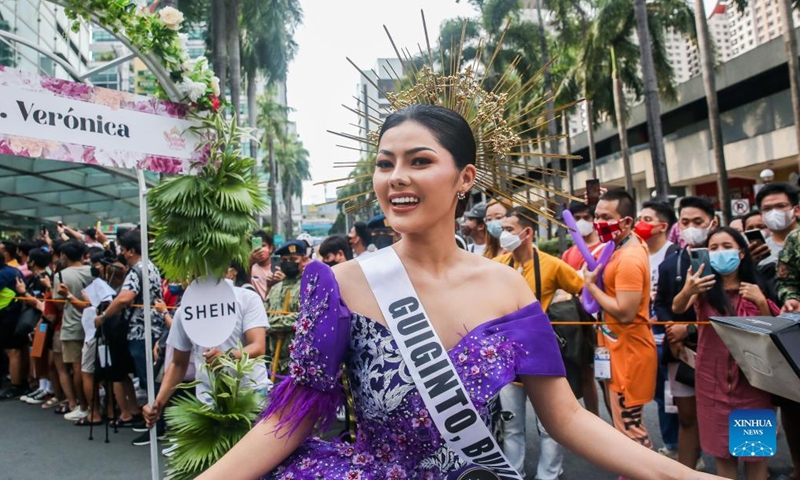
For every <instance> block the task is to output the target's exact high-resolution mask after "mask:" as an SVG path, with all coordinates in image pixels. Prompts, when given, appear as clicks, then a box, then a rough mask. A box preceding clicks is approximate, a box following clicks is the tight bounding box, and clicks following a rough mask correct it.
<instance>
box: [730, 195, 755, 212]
mask: <svg viewBox="0 0 800 480" xmlns="http://www.w3.org/2000/svg"><path fill="white" fill-rule="evenodd" d="M749 211H750V200H748V199H746V198H735V199H733V200H731V212H733V214H734V215H736V216H737V217H738V216H741V215H744V214H746V213H747V212H749Z"/></svg>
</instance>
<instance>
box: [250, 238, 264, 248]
mask: <svg viewBox="0 0 800 480" xmlns="http://www.w3.org/2000/svg"><path fill="white" fill-rule="evenodd" d="M263 246H264V239H263V238H261V237H253V238H251V239H250V250H251V251H252V250H255V249H258V248H261V247H263Z"/></svg>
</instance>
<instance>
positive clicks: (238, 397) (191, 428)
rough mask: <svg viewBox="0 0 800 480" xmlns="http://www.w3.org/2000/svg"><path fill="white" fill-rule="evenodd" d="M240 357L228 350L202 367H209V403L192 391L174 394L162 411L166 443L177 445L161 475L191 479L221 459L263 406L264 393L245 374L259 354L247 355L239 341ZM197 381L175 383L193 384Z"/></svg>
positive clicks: (260, 359)
mask: <svg viewBox="0 0 800 480" xmlns="http://www.w3.org/2000/svg"><path fill="white" fill-rule="evenodd" d="M239 351H240V352H242V358H241V359H236V360H234V359H231V358H230V357H228V356H227V355H223V356H220V357H218V358H217V360H216V361H215V362H214V363H213V364H211V365H210V366H209V365H203V366H202V367H201V368H204V369H206V371H207V372H208V378H209V384H210V389H209V392H208V394H209V395H210V397H211V404H206V403H203V402H202V401H200V400H198V399H197V397H195V396H193V395H192V396H185V397H184V396H181V397H176V398H175V400H174V401H173V405H172V406H171V407H168V408H167V409H166V410H165V412H164V416H165V418H166V421H167V424H168V425H169V430H168V434H167V442H169V443H170V444H173V445H177V447H176V449H175V451H174V452H173V454H172V455H171V456H170V457H168V459H167V472H166V478H167V479H170V480H190V479H193V478H196V477H197V476H198V475H200V474H201V473H202V472H203V471H205V470H206V469H208V468H209V467H210V466H211V465H213V464H214V463H215V462H217V461H218V460H219V459H220V458H222V456H223V455H225V453H226V452H227V451H228V450H230V449H231V448H232V447H233V446H234V445H236V443H237V442H238V441H239V440H241V438H242V437H244V436H245V434H247V432H249V431H250V429H251V428H252V426H253V423H254V422H255V421H256V419H257V418H258V414H259V412H260V411H261V409H262V408H263V406H264V405H263V402H264V397H263V395H262V394H261V393H260V392H258V391H256V390H255V389H254V385H252V384H247V381H246V379H245V376H246V375H249V374H250V373H252V372H253V370H254V369H255V368H256V367H257V366H258V365H260V364H263V363H264V357H256V358H250V357H249V356H248V355H247V353H246V352H244V351H243V350H242V347H241V345H239ZM199 383H200V382H199V381H195V382H191V383H184V384H181V385H179V386H178V388H185V389H193V388H194V387H196V386H197V385H198V384H199Z"/></svg>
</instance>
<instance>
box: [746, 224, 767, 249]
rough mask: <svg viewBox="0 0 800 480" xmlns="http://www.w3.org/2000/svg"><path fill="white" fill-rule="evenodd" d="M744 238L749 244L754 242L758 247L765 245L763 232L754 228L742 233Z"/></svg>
mask: <svg viewBox="0 0 800 480" xmlns="http://www.w3.org/2000/svg"><path fill="white" fill-rule="evenodd" d="M744 236H745V237H747V240H749V241H750V242H754V243H756V244H758V245H763V244H765V243H767V239H766V238H764V232H762V231H761V230H759V229H758V228H754V229H753V230H748V231H746V232H744Z"/></svg>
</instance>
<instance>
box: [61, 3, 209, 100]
mask: <svg viewBox="0 0 800 480" xmlns="http://www.w3.org/2000/svg"><path fill="white" fill-rule="evenodd" d="M59 3H60V4H62V5H64V6H65V11H66V14H67V17H68V18H69V19H70V20H72V31H74V32H77V31H78V30H79V29H80V20H79V18H82V19H84V20H85V21H93V20H94V21H97V23H98V24H99V25H101V26H102V27H103V28H105V29H107V30H109V31H110V32H111V33H113V34H114V35H123V36H124V37H126V38H127V39H128V40H129V41H130V42H131V44H132V45H133V46H135V47H136V48H137V49H138V50H139V52H140V53H141V54H142V55H148V54H151V53H152V54H153V55H155V56H156V57H157V58H158V59H159V61H160V62H161V64H162V65H163V66H164V68H165V69H166V71H167V72H169V76H170V80H172V82H174V83H175V85H176V86H177V87H178V90H179V91H180V93H181V95H183V96H184V99H188V100H189V101H190V102H191V103H192V105H193V106H194V107H195V109H196V110H200V111H202V110H211V111H214V112H216V111H217V110H219V108H220V102H221V101H220V99H219V96H220V91H219V79H218V78H217V77H214V76H213V72H211V70H209V69H208V68H207V63H208V62H207V61H206V60H205V58H203V57H199V58H197V59H194V60H192V59H190V58H189V54H188V50H187V47H186V40H187V36H186V35H185V34H180V33H179V30H180V29H181V24H182V23H183V21H184V15H183V13H182V12H180V11H179V10H177V9H175V8H172V7H165V8H162V9H161V10H160V11H158V12H157V13H153V12H151V11H150V10H149V9H148V8H146V7H141V6H139V5H137V3H136V2H135V1H132V0H60V1H59ZM156 93H157V94H158V95H159V96H161V97H162V98H164V97H166V95H165V93H164V90H163V89H162V88H161V86H159V88H158V89H157V91H156ZM170 100H173V101H178V100H180V99H176V98H171V99H170Z"/></svg>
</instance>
